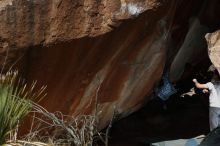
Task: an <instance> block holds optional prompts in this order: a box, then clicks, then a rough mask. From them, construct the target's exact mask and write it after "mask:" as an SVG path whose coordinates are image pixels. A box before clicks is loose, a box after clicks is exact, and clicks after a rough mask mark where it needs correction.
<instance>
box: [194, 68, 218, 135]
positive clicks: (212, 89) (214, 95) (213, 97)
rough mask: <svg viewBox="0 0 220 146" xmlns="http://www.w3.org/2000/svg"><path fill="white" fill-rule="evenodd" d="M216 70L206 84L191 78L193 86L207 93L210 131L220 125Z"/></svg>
mask: <svg viewBox="0 0 220 146" xmlns="http://www.w3.org/2000/svg"><path fill="white" fill-rule="evenodd" d="M217 74H218V73H217V71H215V72H214V77H215V79H212V81H211V82H208V83H206V84H201V83H199V82H198V81H197V79H193V82H194V83H195V86H196V87H197V88H199V89H203V93H209V124H210V131H212V130H213V129H215V128H217V127H218V126H220V82H219V80H218V79H217V78H216V75H217Z"/></svg>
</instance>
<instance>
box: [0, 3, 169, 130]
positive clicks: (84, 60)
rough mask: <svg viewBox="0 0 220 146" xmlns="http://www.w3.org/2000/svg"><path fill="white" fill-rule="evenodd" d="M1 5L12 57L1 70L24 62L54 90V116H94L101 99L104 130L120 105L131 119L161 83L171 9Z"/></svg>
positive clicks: (3, 40) (3, 38) (0, 38)
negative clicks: (159, 81)
mask: <svg viewBox="0 0 220 146" xmlns="http://www.w3.org/2000/svg"><path fill="white" fill-rule="evenodd" d="M1 3H4V5H3V6H2V7H1V11H0V30H1V31H0V45H1V51H2V54H3V55H5V56H7V57H2V63H1V65H4V64H6V65H13V62H15V61H16V59H19V57H22V59H20V60H19V65H20V70H21V73H22V75H23V76H24V77H25V78H26V79H27V80H28V81H32V80H38V83H39V85H45V84H46V85H47V86H48V96H47V97H46V98H45V99H44V100H43V101H42V104H43V105H44V106H45V107H46V108H47V109H48V110H49V111H62V112H64V113H66V114H73V115H74V114H78V113H91V112H92V111H94V107H95V101H96V97H97V99H98V101H97V103H98V104H99V109H98V110H99V116H100V121H101V122H100V127H104V126H105V125H106V124H108V122H109V120H110V119H111V117H112V113H113V109H114V107H115V108H116V110H117V111H118V112H119V113H120V114H122V116H125V115H127V114H129V113H131V112H133V111H135V110H137V109H138V108H140V107H141V106H142V105H143V104H144V103H145V102H146V101H147V100H149V98H148V99H145V96H149V95H150V94H151V93H152V91H153V88H154V86H155V83H157V82H158V80H159V79H160V76H161V74H162V72H163V67H164V64H165V60H166V48H167V47H166V45H167V42H168V41H170V37H169V33H168V28H169V25H170V23H171V19H170V18H169V17H172V16H173V13H172V12H173V11H168V10H169V8H168V7H167V6H166V5H165V6H161V8H160V9H156V8H157V7H158V4H159V2H158V1H155V0H136V1H134V0H121V1H115V0H108V1H107V0H106V1H95V0H84V1H81V0H78V1H72V0H65V1H64V0H54V1H52V0H51V1H46V0H40V1H39V0H29V1H26V0H18V1H1ZM161 4H163V3H161ZM164 4H165V3H164ZM166 4H171V3H166ZM153 8H155V10H154V11H153V10H151V11H150V9H153ZM171 9H173V7H172V5H171V7H170V10H171ZM146 10H149V11H146ZM145 11H146V12H145ZM144 12H145V13H144ZM140 13H143V14H141V15H140V16H139V17H138V18H136V17H137V16H138V15H139V14H140ZM165 16H167V17H168V18H167V17H165ZM129 18H133V19H131V20H127V19H129ZM120 23H121V25H119V24H120ZM113 28H114V29H113ZM111 30H113V31H112V32H109V31H111ZM107 32H108V33H107ZM85 36H86V37H85ZM88 36H90V37H88ZM91 36H92V37H91ZM76 38H77V39H76ZM23 51H24V52H25V55H24V56H23V55H21V54H22V52H23ZM19 53H20V54H19ZM5 60H6V63H5ZM9 67H10V66H8V67H7V68H9Z"/></svg>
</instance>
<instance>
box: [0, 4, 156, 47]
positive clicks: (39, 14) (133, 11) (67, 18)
mask: <svg viewBox="0 0 220 146" xmlns="http://www.w3.org/2000/svg"><path fill="white" fill-rule="evenodd" d="M157 6H158V2H157V1H156V0H136V1H133V0H102V1H97V0H74V1H73V0H1V1H0V30H1V32H0V38H1V39H4V40H7V42H6V43H8V44H10V45H12V46H14V47H16V48H24V47H29V46H33V45H39V44H44V45H47V44H49V43H50V44H51V43H55V42H57V41H69V40H71V39H74V38H80V37H83V36H97V35H100V34H104V33H106V32H109V31H111V30H112V27H114V26H117V25H119V24H120V20H122V19H127V18H130V17H133V16H137V15H139V14H140V13H142V12H144V11H146V10H148V9H153V8H156V7H157Z"/></svg>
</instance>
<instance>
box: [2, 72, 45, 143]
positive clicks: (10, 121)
mask: <svg viewBox="0 0 220 146" xmlns="http://www.w3.org/2000/svg"><path fill="white" fill-rule="evenodd" d="M35 86H36V82H33V83H32V84H31V85H30V86H27V84H26V83H25V82H24V81H23V80H21V79H19V78H18V72H17V71H15V72H12V71H11V72H7V73H6V74H5V75H2V74H0V145H1V144H3V143H5V141H6V138H7V137H8V136H9V134H10V133H12V132H13V131H14V130H15V129H16V127H17V125H18V122H19V121H20V120H22V119H23V118H24V117H25V116H26V115H27V114H28V113H29V112H30V111H31V109H32V100H35V99H38V100H39V99H40V98H41V97H43V96H44V94H42V93H44V92H43V91H44V89H45V87H42V88H41V89H39V90H37V91H36V90H35Z"/></svg>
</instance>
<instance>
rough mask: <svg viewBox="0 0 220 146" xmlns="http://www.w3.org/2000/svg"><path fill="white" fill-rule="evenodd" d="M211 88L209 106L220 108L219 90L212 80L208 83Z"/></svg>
mask: <svg viewBox="0 0 220 146" xmlns="http://www.w3.org/2000/svg"><path fill="white" fill-rule="evenodd" d="M206 86H207V87H208V89H209V106H210V107H218V108H220V97H219V96H218V94H217V90H216V88H215V87H214V85H213V84H212V83H211V82H208V83H206Z"/></svg>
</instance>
